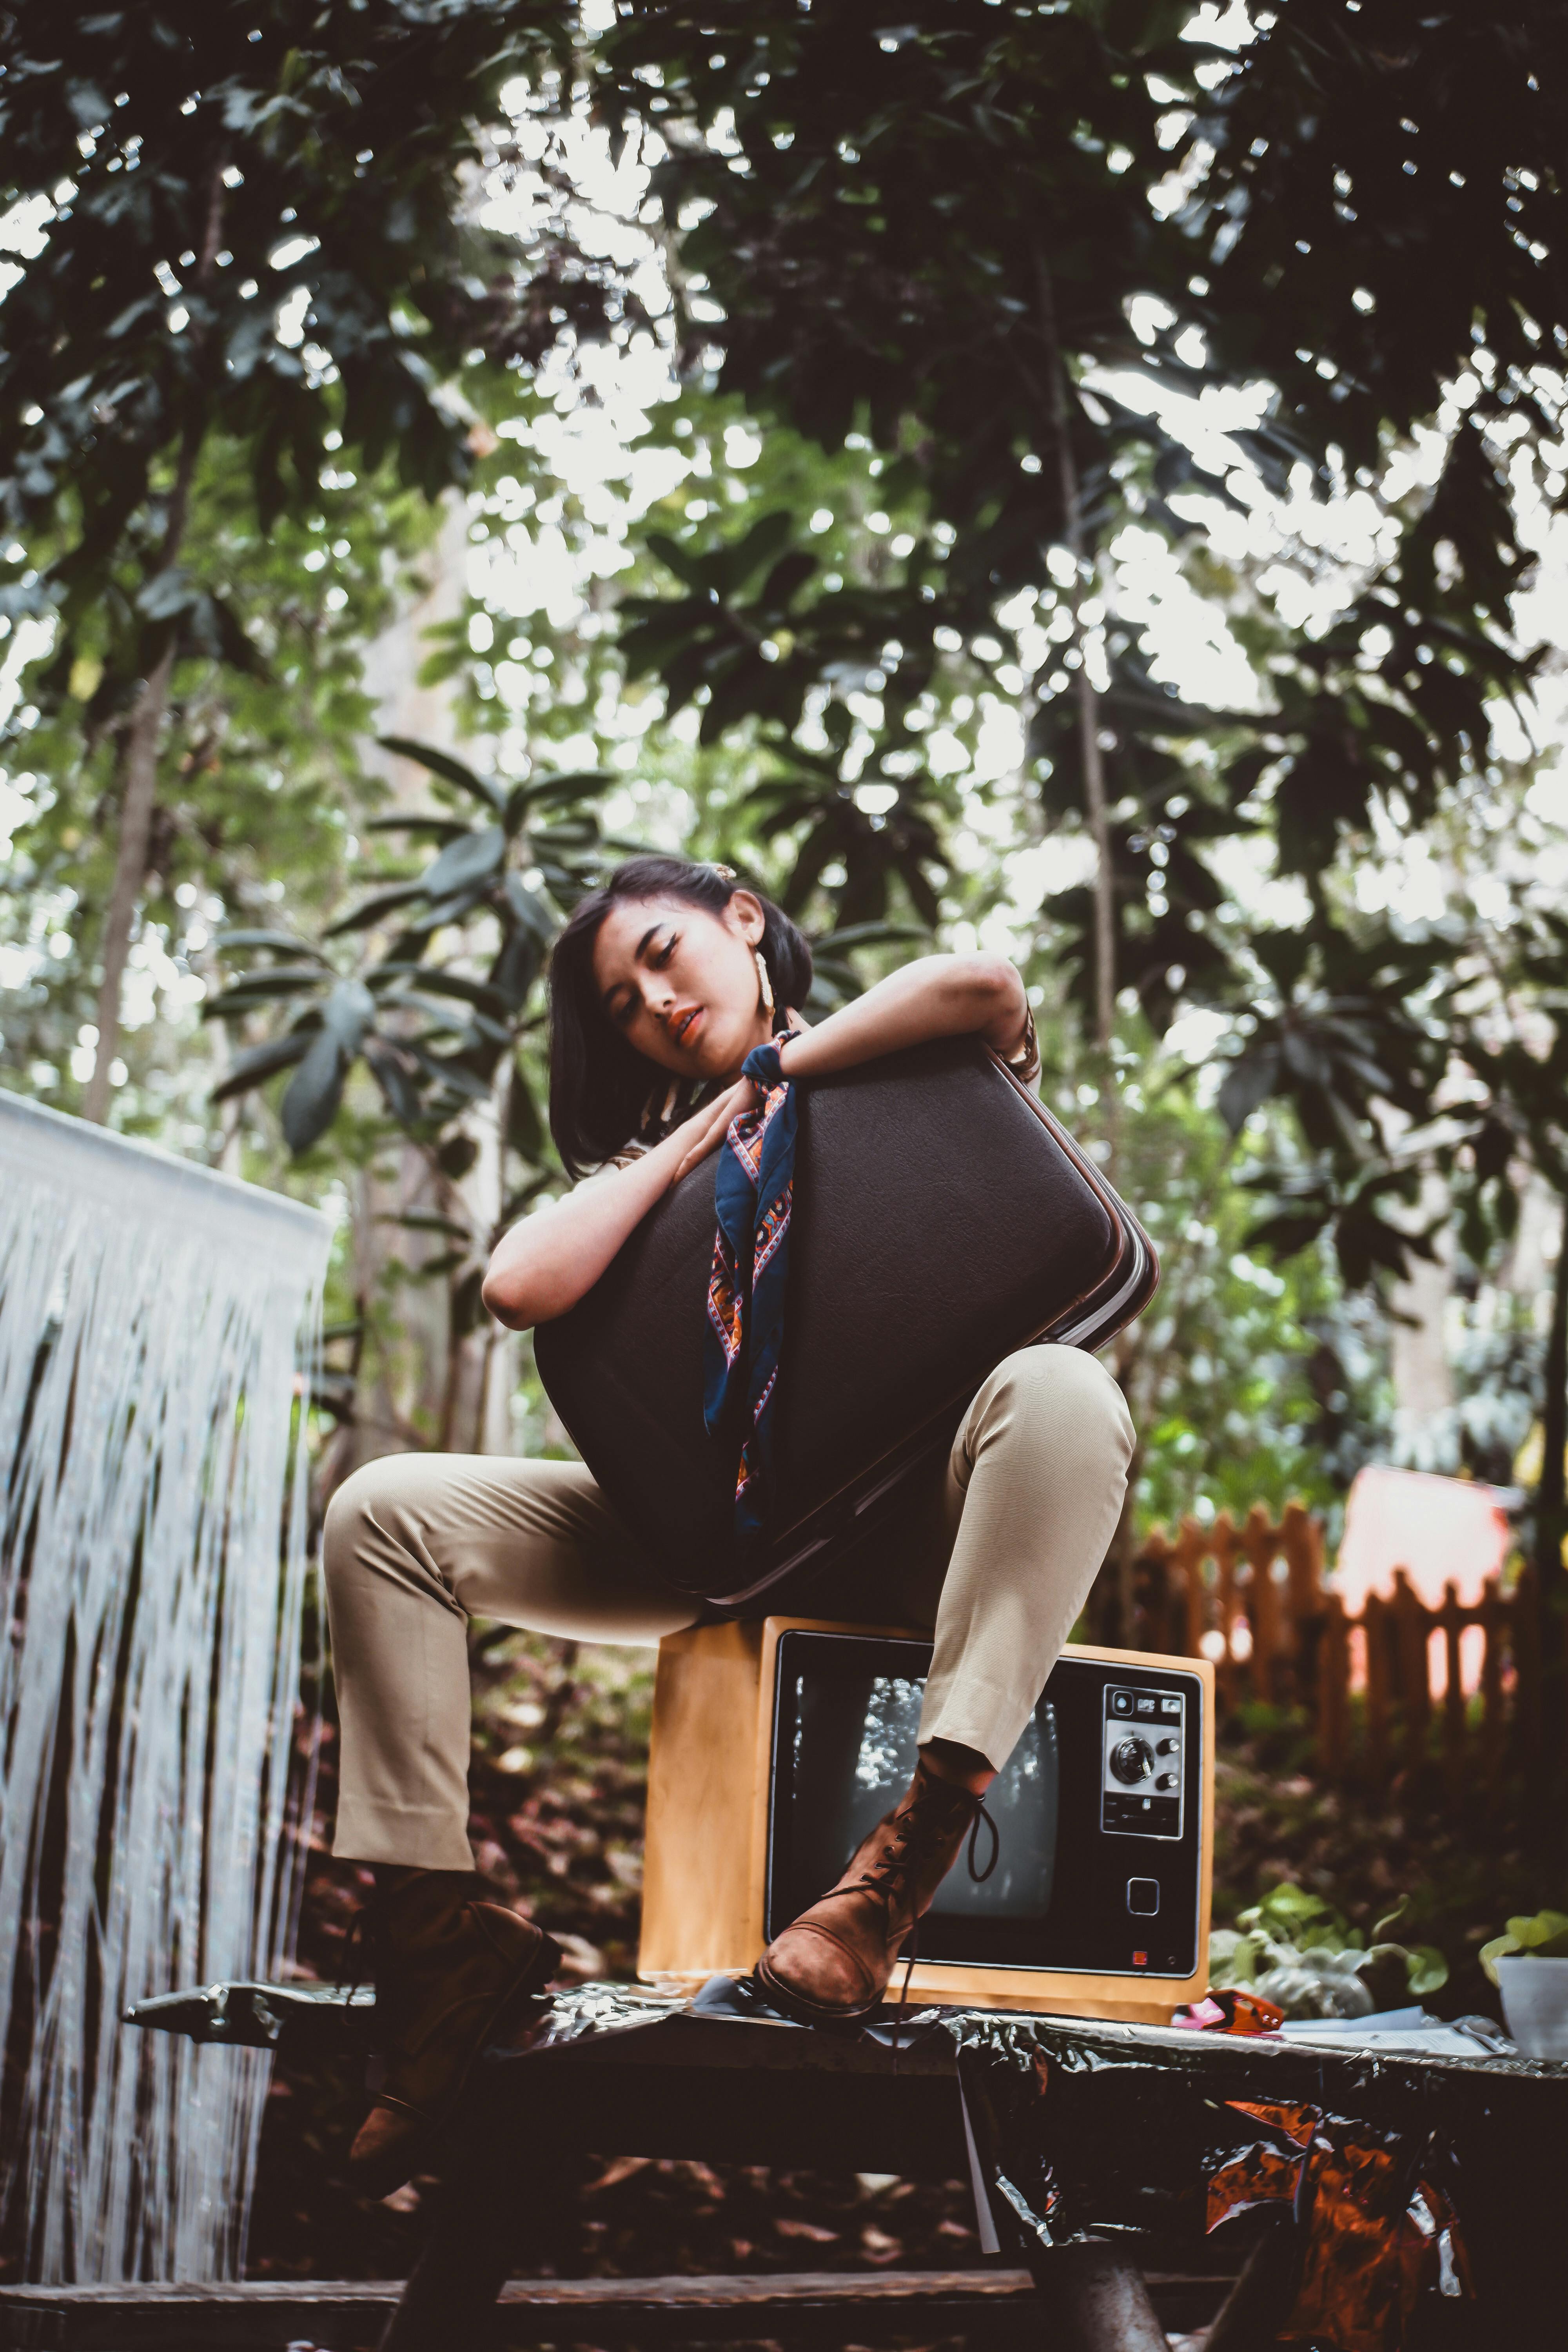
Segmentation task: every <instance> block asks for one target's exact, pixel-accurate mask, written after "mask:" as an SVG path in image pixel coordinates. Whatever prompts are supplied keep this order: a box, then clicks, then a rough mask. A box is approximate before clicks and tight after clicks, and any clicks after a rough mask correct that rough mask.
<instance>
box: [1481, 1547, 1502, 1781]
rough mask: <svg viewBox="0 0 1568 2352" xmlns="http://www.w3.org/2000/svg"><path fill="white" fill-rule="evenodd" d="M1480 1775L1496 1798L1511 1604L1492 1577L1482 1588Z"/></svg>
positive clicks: (1500, 1764)
mask: <svg viewBox="0 0 1568 2352" xmlns="http://www.w3.org/2000/svg"><path fill="white" fill-rule="evenodd" d="M1480 1619H1481V1629H1482V1633H1483V1636H1484V1646H1483V1648H1482V1651H1481V1772H1482V1775H1483V1777H1484V1778H1485V1780H1486V1785H1487V1789H1488V1791H1489V1794H1491V1795H1492V1796H1494V1797H1495V1796H1496V1794H1497V1792H1498V1790H1499V1789H1500V1786H1501V1784H1502V1759H1503V1697H1502V1675H1503V1652H1504V1649H1505V1647H1506V1644H1507V1641H1508V1625H1509V1611H1508V1603H1507V1601H1504V1599H1503V1598H1502V1588H1501V1584H1500V1580H1499V1579H1498V1578H1497V1577H1495V1576H1489V1577H1488V1578H1487V1580H1486V1582H1485V1583H1484V1584H1483V1586H1482V1587H1481V1607H1480Z"/></svg>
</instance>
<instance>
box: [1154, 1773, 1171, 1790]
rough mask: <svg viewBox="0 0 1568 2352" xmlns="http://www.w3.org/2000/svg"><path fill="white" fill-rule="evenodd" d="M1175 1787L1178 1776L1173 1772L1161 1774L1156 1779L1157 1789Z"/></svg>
mask: <svg viewBox="0 0 1568 2352" xmlns="http://www.w3.org/2000/svg"><path fill="white" fill-rule="evenodd" d="M1175 1785H1176V1776H1175V1774H1174V1773H1173V1772H1161V1773H1159V1774H1158V1775H1157V1776H1156V1778H1155V1781H1154V1786H1155V1787H1156V1789H1173V1788H1174V1787H1175Z"/></svg>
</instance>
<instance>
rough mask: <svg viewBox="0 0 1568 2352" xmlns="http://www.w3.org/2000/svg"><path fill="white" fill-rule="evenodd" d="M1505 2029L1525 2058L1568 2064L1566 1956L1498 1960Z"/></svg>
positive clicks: (1567, 1967)
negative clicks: (1505, 2020) (1544, 2059)
mask: <svg viewBox="0 0 1568 2352" xmlns="http://www.w3.org/2000/svg"><path fill="white" fill-rule="evenodd" d="M1497 1972H1498V1983H1499V1985H1500V1987H1501V1989H1502V2013H1503V2015H1504V2017H1505V2018H1506V2019H1507V2020H1508V2030H1509V2032H1510V2034H1511V2035H1512V2037H1513V2039H1514V2041H1515V2042H1518V2044H1519V2046H1520V2049H1521V2052H1522V2053H1523V2054H1524V2055H1525V2057H1527V2058H1554V2059H1556V2060H1557V2061H1558V2063H1560V2064H1564V2065H1568V1958H1559V1959H1537V1958H1512V1959H1507V1960H1500V1961H1499V1962H1498V1964H1497Z"/></svg>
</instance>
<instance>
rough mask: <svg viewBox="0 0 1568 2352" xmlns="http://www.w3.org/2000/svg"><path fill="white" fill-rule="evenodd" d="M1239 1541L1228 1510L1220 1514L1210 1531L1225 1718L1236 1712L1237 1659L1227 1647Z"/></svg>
mask: <svg viewBox="0 0 1568 2352" xmlns="http://www.w3.org/2000/svg"><path fill="white" fill-rule="evenodd" d="M1240 1541H1241V1539H1240V1538H1239V1537H1238V1536H1237V1532H1236V1528H1235V1527H1234V1525H1233V1524H1232V1521H1231V1516H1230V1513H1229V1512H1228V1511H1221V1513H1220V1515H1219V1517H1217V1518H1216V1519H1215V1523H1214V1527H1213V1528H1212V1529H1211V1531H1210V1546H1211V1549H1212V1550H1213V1553H1214V1563H1215V1624H1216V1625H1217V1626H1218V1628H1219V1631H1220V1632H1221V1633H1223V1634H1224V1636H1225V1648H1224V1649H1223V1650H1222V1651H1221V1653H1220V1655H1219V1660H1218V1664H1219V1703H1220V1706H1221V1707H1222V1708H1223V1710H1224V1712H1225V1713H1226V1715H1234V1714H1235V1712H1236V1658H1235V1655H1234V1654H1233V1652H1232V1650H1231V1646H1230V1636H1231V1628H1232V1627H1233V1626H1234V1624H1235V1622H1236V1607H1237V1602H1236V1556H1237V1551H1238V1550H1239V1549H1240Z"/></svg>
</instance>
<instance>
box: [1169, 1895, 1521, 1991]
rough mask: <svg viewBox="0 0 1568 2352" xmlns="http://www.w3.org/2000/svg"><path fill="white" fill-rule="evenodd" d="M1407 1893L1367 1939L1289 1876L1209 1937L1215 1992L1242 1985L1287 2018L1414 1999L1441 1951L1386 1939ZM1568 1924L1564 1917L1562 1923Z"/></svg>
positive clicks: (1434, 1974)
mask: <svg viewBox="0 0 1568 2352" xmlns="http://www.w3.org/2000/svg"><path fill="white" fill-rule="evenodd" d="M1405 1907H1406V1905H1405V1899H1403V1898H1402V1899H1401V1900H1400V1901H1399V1902H1398V1903H1396V1904H1395V1906H1394V1909H1393V1910H1392V1911H1391V1912H1390V1913H1389V1914H1388V1916H1387V1917H1386V1918H1383V1919H1380V1920H1379V1921H1378V1923H1377V1925H1376V1927H1373V1931H1372V1939H1371V1942H1370V1943H1369V1942H1368V1941H1367V1939H1366V1938H1365V1937H1363V1934H1362V1932H1361V1930H1360V1929H1359V1928H1358V1927H1351V1926H1349V1925H1348V1923H1347V1922H1346V1920H1345V1919H1344V1918H1343V1917H1342V1915H1341V1914H1340V1913H1339V1912H1338V1911H1336V1910H1334V1908H1333V1907H1332V1906H1331V1905H1330V1904H1328V1903H1325V1902H1324V1900H1323V1898H1322V1896H1321V1895H1313V1894H1310V1892H1309V1891H1308V1889H1307V1888H1305V1887H1304V1886H1293V1885H1290V1884H1289V1881H1287V1882H1286V1883H1285V1884H1284V1885H1281V1886H1275V1887H1271V1888H1270V1889H1269V1891H1268V1894H1267V1895H1265V1896H1264V1897H1263V1900H1262V1901H1261V1902H1260V1903H1255V1904H1254V1905H1253V1906H1252V1907H1251V1909H1250V1910H1247V1911H1243V1912H1242V1913H1241V1915H1240V1916H1239V1917H1238V1918H1237V1924H1236V1926H1235V1927H1216V1928H1215V1931H1214V1934H1213V1935H1212V1937H1210V1938H1209V1981H1210V1984H1211V1986H1213V1987H1214V1989H1215V1990H1222V1989H1223V1990H1229V1989H1230V1988H1232V1987H1237V1986H1245V1987H1246V1988H1247V1990H1250V1991H1252V1992H1256V1993H1260V1994H1261V1995H1262V1997H1263V1998H1264V2000H1268V2001H1272V2002H1273V2004H1274V2006H1275V2007H1276V2008H1277V2009H1279V2010H1282V2011H1284V2013H1285V2015H1286V2016H1287V2017H1302V2018H1305V2017H1345V2018H1352V2017H1367V2016H1370V2015H1371V2014H1372V2013H1373V2011H1375V2010H1380V2009H1387V2008H1393V2007H1395V2006H1397V2005H1398V2004H1400V2003H1402V2002H1405V2001H1413V2000H1420V1999H1421V1998H1422V1996H1423V1995H1424V1994H1426V1993H1429V1992H1436V1991H1437V1990H1438V1989H1439V1987H1440V1986H1442V1985H1444V1984H1446V1983H1447V1978H1448V1969H1447V1961H1446V1960H1445V1959H1444V1958H1443V1955H1442V1953H1441V1952H1439V1951H1437V1950H1436V1948H1434V1947H1433V1946H1432V1945H1430V1944H1418V1945H1416V1946H1415V1947H1414V1948H1411V1947H1409V1946H1406V1945H1405V1944H1393V1943H1389V1942H1388V1941H1387V1940H1386V1937H1387V1931H1388V1929H1389V1928H1390V1927H1393V1926H1394V1924H1395V1922H1396V1921H1397V1920H1398V1919H1399V1918H1400V1917H1401V1916H1402V1915H1403V1914H1404V1912H1405ZM1564 1925H1568V1922H1564Z"/></svg>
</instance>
